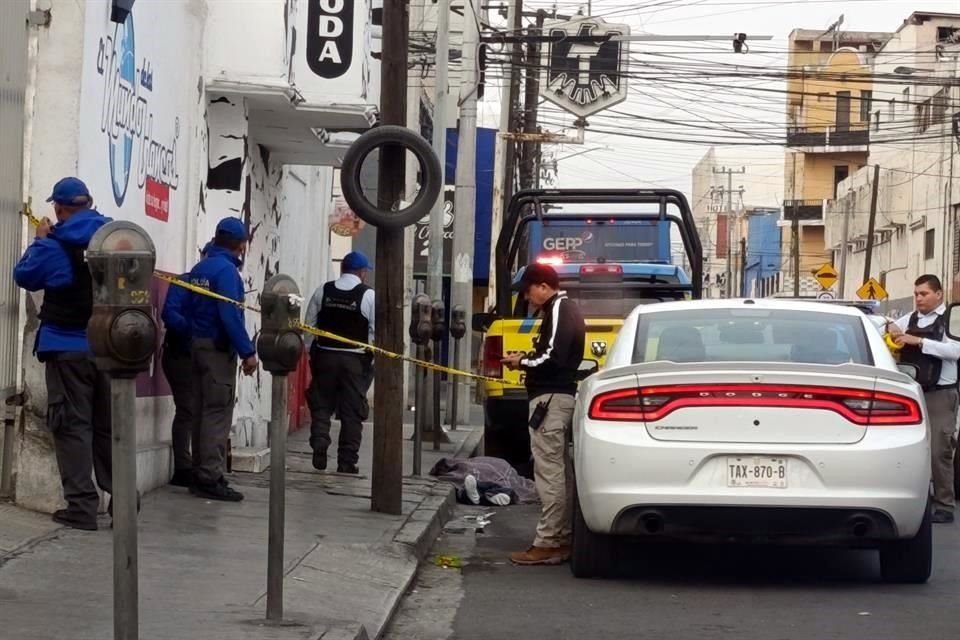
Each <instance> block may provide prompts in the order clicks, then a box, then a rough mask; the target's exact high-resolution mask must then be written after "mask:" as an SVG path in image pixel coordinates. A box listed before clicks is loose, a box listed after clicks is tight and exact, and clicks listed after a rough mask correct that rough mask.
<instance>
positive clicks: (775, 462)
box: [727, 456, 787, 489]
mask: <svg viewBox="0 0 960 640" xmlns="http://www.w3.org/2000/svg"><path fill="white" fill-rule="evenodd" d="M727 486H728V487H768V488H771V489H786V488H787V460H786V458H769V457H765V456H749V457H742V458H735V457H728V458H727Z"/></svg>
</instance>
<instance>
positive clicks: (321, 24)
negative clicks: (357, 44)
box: [306, 0, 354, 79]
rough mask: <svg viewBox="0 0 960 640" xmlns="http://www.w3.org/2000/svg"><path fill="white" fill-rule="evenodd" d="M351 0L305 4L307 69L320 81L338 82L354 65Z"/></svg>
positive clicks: (311, 1) (313, 0)
mask: <svg viewBox="0 0 960 640" xmlns="http://www.w3.org/2000/svg"><path fill="white" fill-rule="evenodd" d="M353 21H354V1H353V0H308V1H307V47H306V55H307V66H309V67H310V70H311V71H313V72H314V73H315V74H317V75H318V76H320V77H321V78H327V79H332V78H339V77H340V76H342V75H343V74H345V73H346V72H347V70H349V69H350V63H351V62H352V61H353Z"/></svg>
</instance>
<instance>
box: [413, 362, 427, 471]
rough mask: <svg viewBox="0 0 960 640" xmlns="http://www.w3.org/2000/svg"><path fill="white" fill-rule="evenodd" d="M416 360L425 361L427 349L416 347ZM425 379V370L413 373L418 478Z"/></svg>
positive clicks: (425, 391)
mask: <svg viewBox="0 0 960 640" xmlns="http://www.w3.org/2000/svg"><path fill="white" fill-rule="evenodd" d="M417 358H418V359H419V360H426V359H427V348H426V347H425V346H422V345H418V346H417ZM425 378H426V369H422V368H420V367H417V368H416V370H415V373H414V385H415V387H416V391H415V394H416V395H415V398H416V400H415V402H416V406H417V410H416V411H415V412H414V414H413V475H415V476H419V475H420V474H421V473H422V470H423V469H422V458H423V417H424V416H425V415H426V413H427V383H426V379H425Z"/></svg>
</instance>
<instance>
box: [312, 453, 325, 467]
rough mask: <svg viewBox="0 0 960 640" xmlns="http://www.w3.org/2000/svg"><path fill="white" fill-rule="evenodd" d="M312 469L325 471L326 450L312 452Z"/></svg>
mask: <svg viewBox="0 0 960 640" xmlns="http://www.w3.org/2000/svg"><path fill="white" fill-rule="evenodd" d="M313 468H314V469H316V470H317V471H326V469H327V450H326V448H324V449H314V450H313Z"/></svg>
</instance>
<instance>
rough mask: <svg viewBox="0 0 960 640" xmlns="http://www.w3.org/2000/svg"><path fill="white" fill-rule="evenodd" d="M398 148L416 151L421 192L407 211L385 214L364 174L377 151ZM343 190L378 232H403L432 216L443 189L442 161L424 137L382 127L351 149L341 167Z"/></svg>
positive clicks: (390, 127)
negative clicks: (370, 196)
mask: <svg viewBox="0 0 960 640" xmlns="http://www.w3.org/2000/svg"><path fill="white" fill-rule="evenodd" d="M397 145H398V146H401V147H404V148H405V149H407V150H409V151H410V152H412V153H413V155H414V156H415V157H416V158H417V161H418V162H419V163H420V192H419V193H417V197H416V198H415V199H414V201H413V203H412V204H411V205H410V206H409V207H407V208H406V209H400V210H397V211H389V210H387V211H385V210H383V209H380V208H379V207H377V206H376V205H375V204H373V203H372V202H370V201H369V200H367V197H366V195H364V193H363V185H362V183H361V180H360V172H361V170H362V168H363V161H364V160H365V159H366V157H367V156H368V155H370V153H371V152H373V151H374V150H375V149H377V148H379V147H383V146H397ZM340 188H341V190H342V191H343V198H344V199H345V200H346V201H347V204H349V205H350V208H351V209H353V212H354V213H356V214H357V215H358V216H359V217H360V219H361V220H363V221H364V222H366V223H368V224H371V225H373V226H375V227H377V228H378V229H402V228H404V227H408V226H410V225H411V224H413V223H415V222H416V221H417V220H419V219H420V218H422V217H424V216H425V215H427V214H428V213H430V210H431V209H432V208H433V205H434V203H435V202H436V201H437V198H438V197H439V196H440V191H441V189H443V172H442V169H441V167H440V159H439V158H437V156H436V154H435V153H434V152H433V148H431V146H430V143H428V142H427V141H426V140H425V139H424V138H423V136H421V135H419V134H417V133H415V132H414V131H411V130H410V129H407V128H406V127H398V126H394V125H382V126H379V127H375V128H373V129H371V130H369V131H367V132H366V133H364V134H363V135H361V136H360V137H359V138H357V140H356V141H355V142H354V143H353V144H352V145H350V148H349V149H347V153H346V155H344V157H343V164H342V166H341V167H340Z"/></svg>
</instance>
